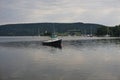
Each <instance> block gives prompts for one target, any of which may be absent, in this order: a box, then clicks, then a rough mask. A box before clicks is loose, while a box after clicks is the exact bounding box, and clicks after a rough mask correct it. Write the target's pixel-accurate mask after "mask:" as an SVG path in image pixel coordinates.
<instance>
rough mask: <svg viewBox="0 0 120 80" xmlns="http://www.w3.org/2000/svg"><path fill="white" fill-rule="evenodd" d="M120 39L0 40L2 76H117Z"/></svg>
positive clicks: (82, 79)
mask: <svg viewBox="0 0 120 80" xmlns="http://www.w3.org/2000/svg"><path fill="white" fill-rule="evenodd" d="M119 57H120V40H119V39H114V40H75V41H64V42H63V48H62V49H58V48H54V47H48V46H42V45H41V42H36V41H34V42H31V41H30V42H7V43H0V78H1V80H73V79H75V80H119V79H120V77H119V76H120V58H119Z"/></svg>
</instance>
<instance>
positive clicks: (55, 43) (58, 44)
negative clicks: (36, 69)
mask: <svg viewBox="0 0 120 80" xmlns="http://www.w3.org/2000/svg"><path fill="white" fill-rule="evenodd" d="M42 44H43V45H45V46H53V47H57V48H62V46H61V44H62V39H59V38H57V37H56V36H55V35H52V36H51V39H50V40H47V41H43V42H42Z"/></svg>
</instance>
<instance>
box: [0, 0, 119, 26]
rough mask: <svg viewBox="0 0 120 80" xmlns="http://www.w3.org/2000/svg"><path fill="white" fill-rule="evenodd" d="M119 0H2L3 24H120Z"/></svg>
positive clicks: (0, 2) (0, 0) (0, 8)
mask: <svg viewBox="0 0 120 80" xmlns="http://www.w3.org/2000/svg"><path fill="white" fill-rule="evenodd" d="M119 3H120V0H0V24H9V23H31V22H32V23H36V22H85V23H98V24H104V25H111V26H112V25H118V24H120V5H119Z"/></svg>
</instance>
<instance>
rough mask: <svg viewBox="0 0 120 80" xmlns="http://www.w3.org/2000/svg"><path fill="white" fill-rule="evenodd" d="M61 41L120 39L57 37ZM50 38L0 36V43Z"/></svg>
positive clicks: (46, 38)
mask: <svg viewBox="0 0 120 80" xmlns="http://www.w3.org/2000/svg"><path fill="white" fill-rule="evenodd" d="M59 38H61V39H62V40H64V41H66V40H92V39H120V37H80V36H64V37H63V36H59ZM48 39H50V37H45V36H0V42H13V41H44V40H48Z"/></svg>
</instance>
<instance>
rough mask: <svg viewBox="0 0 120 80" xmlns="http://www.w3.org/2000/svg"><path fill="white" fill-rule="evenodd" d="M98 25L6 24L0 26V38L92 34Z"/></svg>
mask: <svg viewBox="0 0 120 80" xmlns="http://www.w3.org/2000/svg"><path fill="white" fill-rule="evenodd" d="M102 26H103V25H99V24H90V23H27V24H7V25H1V26H0V36H35V35H39V34H44V33H45V32H48V33H51V32H53V31H54V29H55V31H56V32H57V33H67V32H69V31H72V30H74V31H80V32H81V34H90V33H92V34H94V33H96V31H97V28H100V27H102Z"/></svg>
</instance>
